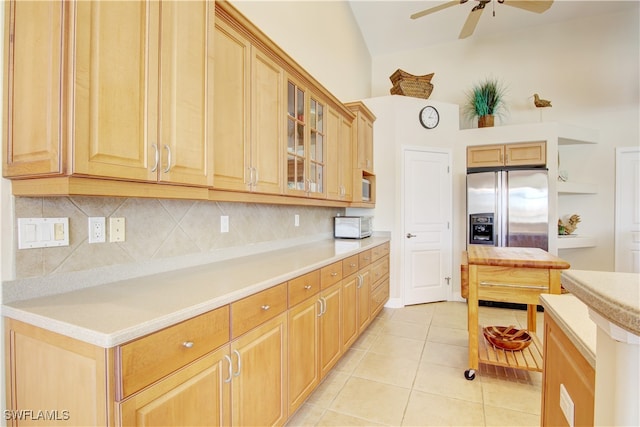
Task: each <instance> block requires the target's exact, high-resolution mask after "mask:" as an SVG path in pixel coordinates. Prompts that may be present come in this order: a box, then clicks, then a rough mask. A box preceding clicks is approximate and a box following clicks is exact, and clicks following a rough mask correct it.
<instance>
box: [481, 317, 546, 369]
mask: <svg viewBox="0 0 640 427" xmlns="http://www.w3.org/2000/svg"><path fill="white" fill-rule="evenodd" d="M529 335H531V344H529V346H528V347H527V348H524V349H522V350H503V349H501V348H498V347H496V346H494V345H493V344H491V343H490V342H489V341H487V339H486V338H485V337H484V335H483V334H482V327H480V328H479V333H478V337H479V339H478V341H479V345H478V361H479V362H480V363H486V364H489V365H496V366H503V367H505V368H514V369H524V370H527V371H536V372H542V349H543V348H542V344H541V343H540V340H539V339H538V337H537V335H536V334H534V333H529Z"/></svg>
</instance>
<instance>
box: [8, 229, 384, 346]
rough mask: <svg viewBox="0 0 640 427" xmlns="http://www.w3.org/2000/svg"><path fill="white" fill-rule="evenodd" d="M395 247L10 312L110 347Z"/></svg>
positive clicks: (164, 277) (262, 264) (246, 262)
mask: <svg viewBox="0 0 640 427" xmlns="http://www.w3.org/2000/svg"><path fill="white" fill-rule="evenodd" d="M387 241H389V238H387V237H369V238H366V239H362V240H350V241H344V240H334V239H326V240H321V241H317V242H314V243H309V244H303V245H298V246H293V247H290V248H286V249H279V250H274V251H269V252H265V253H260V254H255V255H249V256H243V257H238V258H234V259H230V260H226V261H220V262H213V263H210V264H205V265H201V266H196V267H190V268H184V269H180V270H175V271H169V272H163V273H160V274H153V275H149V276H144V277H138V278H132V279H127V280H119V281H116V282H113V283H108V284H104V285H98V286H92V287H88V288H84V289H79V290H74V291H71V292H66V293H60V294H55V295H48V296H42V297H37V298H30V299H25V300H19V301H14V302H10V303H7V304H5V305H3V306H2V309H3V315H4V316H7V317H10V318H13V319H16V320H19V321H22V322H25V323H29V324H32V325H35V326H38V327H40V328H43V329H46V330H50V331H53V332H57V333H59V334H62V335H66V336H69V337H71V338H75V339H78V340H81V341H85V342H88V343H90V344H94V345H97V346H100V347H104V348H110V347H114V346H117V345H120V344H123V343H125V342H127V341H130V340H133V339H136V338H139V337H141V336H144V335H147V334H149V333H152V332H155V331H158V330H160V329H163V328H165V327H167V326H171V325H173V324H176V323H179V322H181V321H183V320H186V319H189V318H191V317H194V316H197V315H199V314H202V313H205V312H208V311H210V310H213V309H216V308H218V307H221V306H223V305H226V304H229V303H231V302H234V301H237V300H239V299H241V298H244V297H247V296H249V295H252V294H254V293H256V292H260V291H262V290H264V289H267V288H270V287H272V286H275V285H278V284H280V283H284V282H286V281H288V280H290V279H293V278H295V277H297V276H301V275H303V274H306V273H308V272H310V271H313V270H316V269H318V268H321V267H324V266H326V265H328V264H331V263H333V262H336V261H339V260H341V259H344V258H346V257H349V256H351V255H355V254H357V253H359V252H362V251H364V250H367V249H370V248H373V247H375V246H378V245H381V244H383V243H385V242H387Z"/></svg>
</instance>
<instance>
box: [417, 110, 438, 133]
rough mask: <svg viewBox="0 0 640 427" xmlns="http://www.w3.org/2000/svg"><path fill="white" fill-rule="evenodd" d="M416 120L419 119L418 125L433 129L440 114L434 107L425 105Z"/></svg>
mask: <svg viewBox="0 0 640 427" xmlns="http://www.w3.org/2000/svg"><path fill="white" fill-rule="evenodd" d="M418 118H419V119H420V124H421V125H422V126H423V127H425V128H427V129H433V128H435V127H436V126H438V123H439V122H440V114H439V113H438V110H436V107H434V106H432V105H427V106H426V107H424V108H423V109H422V110H420V114H419V115H418Z"/></svg>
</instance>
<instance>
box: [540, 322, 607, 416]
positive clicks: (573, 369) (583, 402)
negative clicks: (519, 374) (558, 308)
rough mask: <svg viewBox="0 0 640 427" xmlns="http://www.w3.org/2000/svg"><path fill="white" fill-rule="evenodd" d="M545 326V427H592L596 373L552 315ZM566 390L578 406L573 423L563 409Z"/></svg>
mask: <svg viewBox="0 0 640 427" xmlns="http://www.w3.org/2000/svg"><path fill="white" fill-rule="evenodd" d="M544 323H545V325H544V356H543V360H544V369H543V376H542V384H543V385H542V415H541V425H543V426H569V425H576V426H592V425H593V422H594V396H595V370H594V369H593V367H592V366H591V365H590V364H589V362H587V360H586V359H585V358H584V357H583V356H582V355H581V354H580V352H579V351H578V350H577V349H576V347H575V346H574V345H573V343H571V341H570V340H569V338H567V336H566V335H565V333H564V332H563V331H562V329H560V327H559V326H558V324H557V323H556V322H555V321H554V320H553V319H552V318H551V316H545V317H544ZM561 389H564V390H563V391H562V392H561ZM565 391H566V394H568V395H569V398H570V399H571V400H572V401H573V404H574V411H573V417H574V419H573V424H569V423H568V421H567V419H566V417H565V415H564V413H563V411H562V408H561V407H560V401H561V394H562V393H565Z"/></svg>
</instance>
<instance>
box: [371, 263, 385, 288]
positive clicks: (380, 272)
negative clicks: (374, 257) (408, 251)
mask: <svg viewBox="0 0 640 427" xmlns="http://www.w3.org/2000/svg"><path fill="white" fill-rule="evenodd" d="M388 274H389V257H384V258H382V259H379V260H378V261H376V262H374V263H373V265H372V266H371V281H372V282H373V283H377V282H379V281H380V279H382V278H383V277H385V276H386V275H388ZM374 287H375V285H374Z"/></svg>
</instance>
